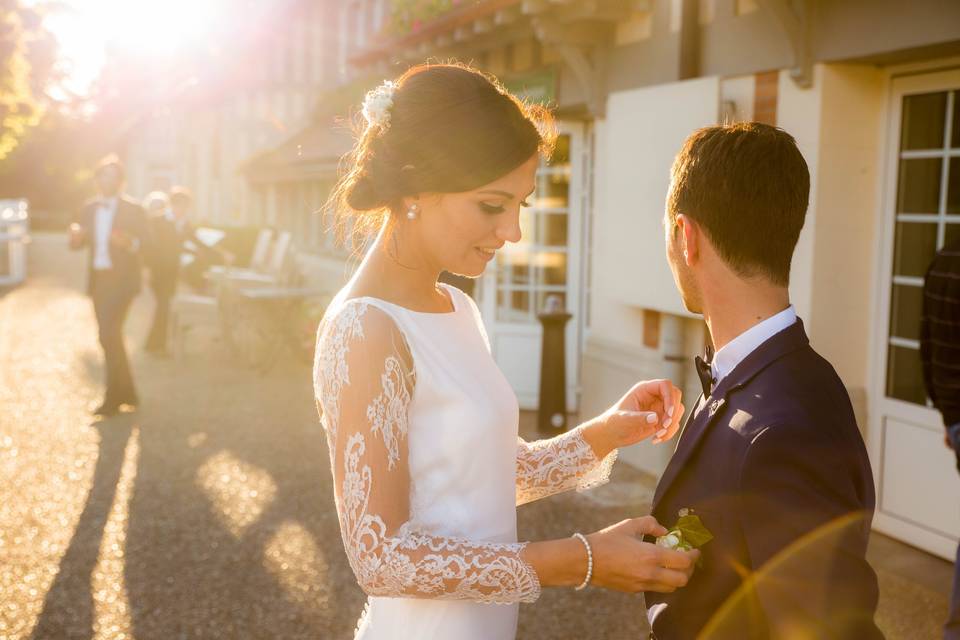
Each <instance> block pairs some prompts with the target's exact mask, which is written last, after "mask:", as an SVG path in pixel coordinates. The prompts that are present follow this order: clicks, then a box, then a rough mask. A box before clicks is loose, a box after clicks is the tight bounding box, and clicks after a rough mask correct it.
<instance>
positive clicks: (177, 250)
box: [144, 186, 223, 355]
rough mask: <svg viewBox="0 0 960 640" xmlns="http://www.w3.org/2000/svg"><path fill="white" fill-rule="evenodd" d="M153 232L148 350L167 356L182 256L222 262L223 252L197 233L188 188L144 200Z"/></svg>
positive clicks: (176, 188) (176, 189) (146, 348)
mask: <svg viewBox="0 0 960 640" xmlns="http://www.w3.org/2000/svg"><path fill="white" fill-rule="evenodd" d="M144 205H145V206H146V207H147V213H148V217H149V225H150V233H151V238H152V242H151V251H150V253H149V259H148V263H149V267H150V288H151V289H152V290H153V294H154V298H155V299H156V307H155V308H154V313H153V322H152V324H151V326H150V333H149V335H148V337H147V342H146V346H145V350H146V351H147V352H148V353H151V354H154V355H166V353H167V338H168V335H169V334H168V330H167V327H168V322H169V318H170V301H171V300H172V298H173V296H174V295H175V294H176V291H177V284H178V282H179V280H180V268H181V255H182V254H183V253H184V252H188V253H192V254H194V255H196V256H197V257H198V258H202V259H204V260H207V261H208V262H209V263H215V262H222V261H223V260H222V256H221V253H220V252H218V251H216V250H214V249H211V248H210V247H208V246H207V245H205V244H204V243H203V242H201V241H200V240H199V239H198V238H197V236H196V228H195V227H194V226H193V223H192V222H191V221H190V212H191V208H192V206H193V196H192V195H191V193H190V191H189V190H188V189H187V188H186V187H179V186H177V187H173V188H172V189H170V195H169V196H167V195H166V194H165V193H163V192H159V191H155V192H153V193H151V194H150V195H148V196H147V198H146V199H145V201H144Z"/></svg>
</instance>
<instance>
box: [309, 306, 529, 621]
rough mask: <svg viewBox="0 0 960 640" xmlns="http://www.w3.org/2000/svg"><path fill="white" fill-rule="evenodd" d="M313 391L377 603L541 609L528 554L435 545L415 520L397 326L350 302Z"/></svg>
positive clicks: (366, 582) (407, 362) (345, 519)
mask: <svg viewBox="0 0 960 640" xmlns="http://www.w3.org/2000/svg"><path fill="white" fill-rule="evenodd" d="M314 383H315V385H314V387H315V392H316V395H317V404H318V406H319V408H320V412H321V420H322V422H323V425H324V427H325V429H326V432H327V441H328V444H329V448H330V457H331V465H332V469H333V477H334V486H335V492H336V502H337V511H338V515H339V518H340V531H341V534H342V537H343V545H344V548H345V550H346V553H347V558H348V559H349V561H350V566H351V567H352V568H353V572H354V574H355V575H356V577H357V581H358V582H359V584H360V586H361V587H362V588H363V590H364V591H365V592H366V593H367V594H368V595H375V596H396V597H417V598H436V599H459V600H473V601H479V602H496V603H511V602H533V601H534V600H536V599H537V598H538V597H539V595H540V582H539V580H538V578H537V575H536V572H535V571H534V569H533V567H531V566H530V565H529V564H527V563H526V562H524V560H523V559H522V558H521V556H520V553H521V551H522V550H523V548H524V546H525V544H519V543H513V544H494V543H482V542H472V541H470V540H465V539H460V538H451V537H443V536H436V535H432V534H430V533H429V532H427V531H424V530H422V529H420V528H419V527H418V525H417V522H416V517H415V514H411V513H410V473H409V467H408V460H407V428H408V424H407V409H408V405H409V403H410V399H411V395H412V393H413V389H414V386H415V375H414V368H413V359H412V357H411V355H410V352H409V349H408V347H407V345H406V342H405V341H404V338H403V336H402V334H401V333H400V331H399V329H398V328H397V326H396V324H395V323H394V322H393V320H392V319H391V318H390V317H389V315H387V314H386V313H384V312H383V311H381V310H380V309H378V308H376V307H373V306H368V305H365V304H363V303H362V302H358V301H351V302H350V303H348V304H347V305H346V306H345V307H343V308H342V309H341V310H340V311H339V313H337V314H336V316H335V317H334V318H332V319H331V320H330V321H329V322H328V321H325V323H324V325H322V326H321V330H320V334H319V336H318V344H317V362H316V366H315V373H314Z"/></svg>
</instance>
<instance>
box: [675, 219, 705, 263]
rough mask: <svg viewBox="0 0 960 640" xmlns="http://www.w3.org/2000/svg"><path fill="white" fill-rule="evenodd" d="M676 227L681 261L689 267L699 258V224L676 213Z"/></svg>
mask: <svg viewBox="0 0 960 640" xmlns="http://www.w3.org/2000/svg"><path fill="white" fill-rule="evenodd" d="M677 229H678V231H679V233H680V249H681V251H683V261H684V263H685V264H686V265H687V266H688V267H690V266H693V265H694V264H695V263H696V262H697V261H698V260H699V259H700V242H701V238H702V234H701V232H700V225H698V224H697V223H696V222H694V221H693V220H692V219H691V218H690V217H689V216H686V215H684V214H682V213H681V214H678V215H677Z"/></svg>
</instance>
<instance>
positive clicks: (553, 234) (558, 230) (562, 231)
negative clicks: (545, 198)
mask: <svg viewBox="0 0 960 640" xmlns="http://www.w3.org/2000/svg"><path fill="white" fill-rule="evenodd" d="M540 218H541V224H542V226H543V236H542V237H541V238H540V243H541V244H543V245H546V246H548V247H565V246H567V214H565V213H554V214H550V213H544V214H541V216H540Z"/></svg>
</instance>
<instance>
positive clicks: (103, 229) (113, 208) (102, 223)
mask: <svg viewBox="0 0 960 640" xmlns="http://www.w3.org/2000/svg"><path fill="white" fill-rule="evenodd" d="M116 215H117V199H116V198H104V199H103V200H101V201H100V203H99V204H98V205H97V213H96V217H95V218H94V225H93V268H94V269H96V270H97V271H105V270H107V269H112V268H113V262H111V261H110V234H111V232H112V231H113V219H114V218H115V217H116Z"/></svg>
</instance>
